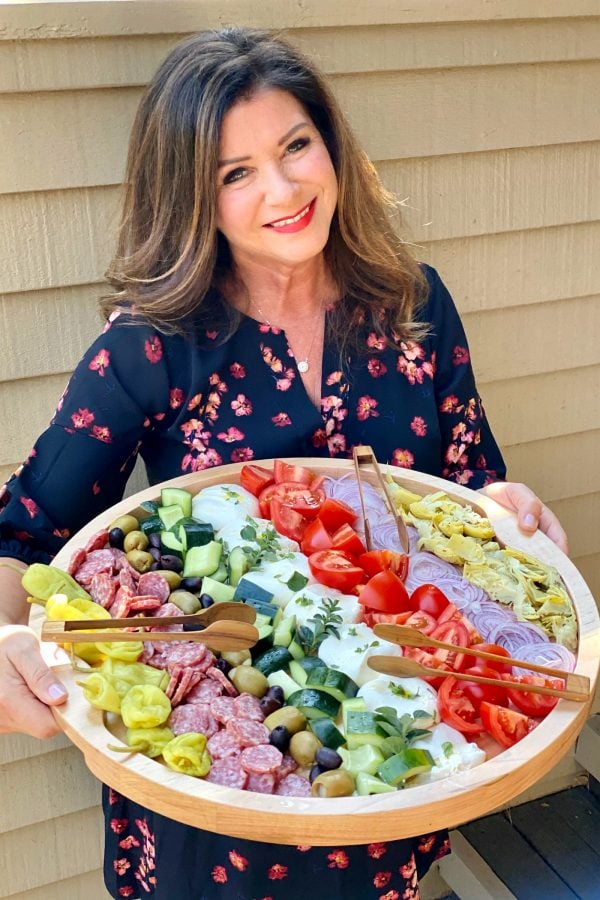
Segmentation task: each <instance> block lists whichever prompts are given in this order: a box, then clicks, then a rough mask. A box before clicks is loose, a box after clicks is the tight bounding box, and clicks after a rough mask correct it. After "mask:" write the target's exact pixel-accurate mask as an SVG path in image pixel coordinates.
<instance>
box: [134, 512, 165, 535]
mask: <svg viewBox="0 0 600 900" xmlns="http://www.w3.org/2000/svg"><path fill="white" fill-rule="evenodd" d="M164 527H165V526H164V525H163V523H162V520H161V518H160V516H148V518H147V519H142V520H141V522H140V531H143V532H144V534H156V533H157V532H158V531H162V530H163V529H164Z"/></svg>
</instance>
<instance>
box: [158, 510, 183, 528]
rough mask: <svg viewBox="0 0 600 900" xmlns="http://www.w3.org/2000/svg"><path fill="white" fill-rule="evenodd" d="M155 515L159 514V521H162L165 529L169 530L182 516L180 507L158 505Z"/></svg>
mask: <svg viewBox="0 0 600 900" xmlns="http://www.w3.org/2000/svg"><path fill="white" fill-rule="evenodd" d="M157 515H158V516H159V518H160V520H161V522H162V523H163V528H164V529H165V531H171V529H172V528H173V526H174V525H176V524H177V522H179V520H180V519H182V518H183V513H182V512H181V507H180V506H177V505H174V506H159V507H158V510H157Z"/></svg>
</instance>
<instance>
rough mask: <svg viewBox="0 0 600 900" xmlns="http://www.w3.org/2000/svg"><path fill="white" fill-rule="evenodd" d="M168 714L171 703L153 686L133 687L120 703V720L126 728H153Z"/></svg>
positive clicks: (137, 685) (167, 716) (160, 723)
mask: <svg viewBox="0 0 600 900" xmlns="http://www.w3.org/2000/svg"><path fill="white" fill-rule="evenodd" d="M115 693H116V692H115ZM170 714H171V701H170V700H169V698H168V697H167V695H166V694H165V692H164V691H161V689H160V688H158V687H156V686H155V685H153V684H136V685H134V687H132V688H130V689H129V690H128V691H127V693H126V694H125V696H124V697H123V700H122V701H121V718H122V719H123V722H124V723H125V725H126V726H127V727H128V728H155V727H156V726H157V725H162V723H163V722H166V721H167V719H168V718H169V716H170Z"/></svg>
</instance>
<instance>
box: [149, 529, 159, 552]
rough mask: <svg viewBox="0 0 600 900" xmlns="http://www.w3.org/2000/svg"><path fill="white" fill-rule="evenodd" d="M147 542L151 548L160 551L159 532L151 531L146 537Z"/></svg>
mask: <svg viewBox="0 0 600 900" xmlns="http://www.w3.org/2000/svg"><path fill="white" fill-rule="evenodd" d="M148 540H149V542H150V546H151V547H156V548H157V549H160V531H153V532H152V533H151V534H149V535H148Z"/></svg>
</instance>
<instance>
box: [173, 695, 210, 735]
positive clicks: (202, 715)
mask: <svg viewBox="0 0 600 900" xmlns="http://www.w3.org/2000/svg"><path fill="white" fill-rule="evenodd" d="M169 728H170V729H171V731H172V732H173V734H174V735H178V734H187V733H188V732H189V731H196V732H198V733H199V734H204V735H206V737H207V738H209V737H212V735H213V734H216V733H217V731H218V730H219V723H218V722H217V720H216V719H215V717H214V716H213V714H212V713H211V711H210V707H209V705H208V704H207V703H183V704H182V705H181V706H178V707H176V708H175V709H174V710H173V711H172V713H171V715H170V716H169Z"/></svg>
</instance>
